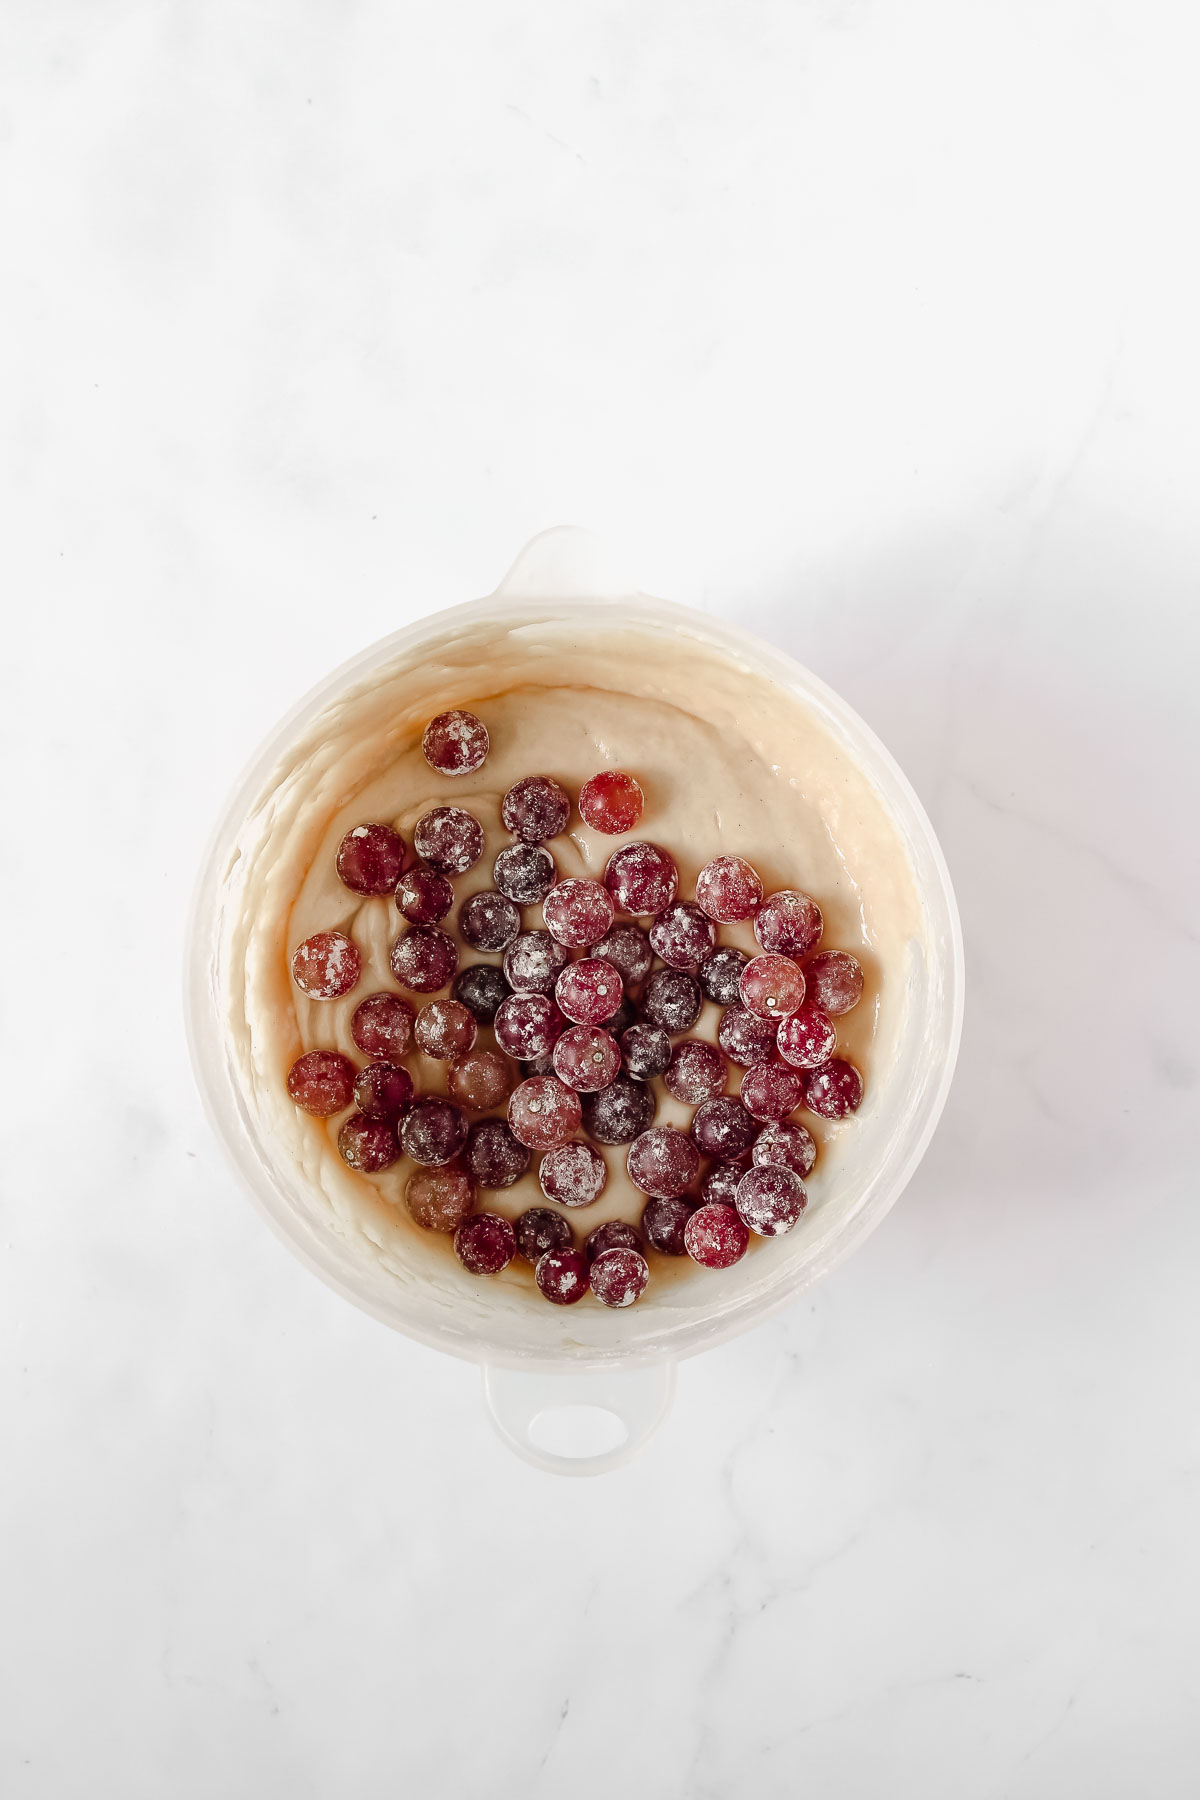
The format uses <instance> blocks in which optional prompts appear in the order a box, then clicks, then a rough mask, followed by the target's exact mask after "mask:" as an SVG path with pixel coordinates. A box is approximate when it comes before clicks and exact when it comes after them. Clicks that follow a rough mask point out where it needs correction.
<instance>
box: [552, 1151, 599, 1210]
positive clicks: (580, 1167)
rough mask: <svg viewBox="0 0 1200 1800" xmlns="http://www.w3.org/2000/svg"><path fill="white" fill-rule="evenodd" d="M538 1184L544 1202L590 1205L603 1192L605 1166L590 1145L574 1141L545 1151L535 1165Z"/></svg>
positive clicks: (563, 1204)
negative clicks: (543, 1195)
mask: <svg viewBox="0 0 1200 1800" xmlns="http://www.w3.org/2000/svg"><path fill="white" fill-rule="evenodd" d="M538 1181H539V1182H540V1184H541V1189H542V1192H543V1194H545V1196H546V1198H547V1200H557V1201H558V1203H559V1205H560V1206H590V1205H591V1204H592V1202H593V1200H598V1199H599V1198H600V1195H601V1194H602V1193H603V1192H604V1187H605V1183H606V1182H607V1181H608V1164H607V1163H606V1162H605V1160H604V1158H603V1157H602V1156H601V1154H600V1152H599V1151H598V1150H597V1149H596V1147H595V1146H594V1145H593V1144H583V1143H580V1142H579V1141H578V1140H577V1139H573V1140H572V1141H571V1142H570V1143H569V1144H559V1145H558V1146H557V1148H556V1149H554V1150H547V1152H546V1154H545V1156H543V1158H542V1160H541V1162H540V1163H539V1164H538Z"/></svg>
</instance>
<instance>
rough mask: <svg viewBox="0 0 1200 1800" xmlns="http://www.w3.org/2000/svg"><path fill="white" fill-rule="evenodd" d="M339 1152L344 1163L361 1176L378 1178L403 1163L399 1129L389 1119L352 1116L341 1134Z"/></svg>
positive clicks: (339, 1133)
mask: <svg viewBox="0 0 1200 1800" xmlns="http://www.w3.org/2000/svg"><path fill="white" fill-rule="evenodd" d="M338 1150H339V1151H340V1153H341V1156H342V1160H343V1162H346V1163H349V1165H350V1167H351V1168H352V1169H357V1170H358V1172H359V1174H360V1175H378V1174H379V1172H380V1170H382V1169H390V1168H391V1166H392V1164H393V1163H395V1162H399V1160H400V1146H399V1144H398V1143H397V1142H396V1127H395V1126H394V1125H393V1124H392V1122H391V1120H390V1119H364V1118H363V1116H362V1114H361V1113H351V1114H350V1117H349V1118H348V1119H347V1120H346V1123H345V1124H344V1125H343V1126H342V1129H341V1130H340V1131H339V1132H338Z"/></svg>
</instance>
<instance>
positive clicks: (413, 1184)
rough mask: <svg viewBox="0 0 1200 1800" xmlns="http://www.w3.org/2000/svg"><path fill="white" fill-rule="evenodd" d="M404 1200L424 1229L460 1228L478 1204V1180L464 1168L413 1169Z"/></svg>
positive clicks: (451, 1229)
mask: <svg viewBox="0 0 1200 1800" xmlns="http://www.w3.org/2000/svg"><path fill="white" fill-rule="evenodd" d="M404 1204H405V1205H406V1206H407V1208H408V1210H409V1212H410V1213H411V1214H412V1216H413V1218H414V1219H415V1220H416V1222H417V1224H418V1225H420V1226H421V1227H422V1228H423V1229H424V1230H425V1231H457V1230H458V1227H459V1226H460V1225H461V1224H462V1222H463V1220H464V1219H465V1218H467V1216H468V1215H469V1214H470V1213H471V1211H472V1210H473V1208H474V1205H475V1183H474V1182H473V1181H472V1179H471V1177H470V1175H469V1174H468V1173H467V1171H466V1170H465V1169H460V1168H457V1167H455V1166H454V1165H451V1166H450V1167H449V1168H445V1169H414V1170H413V1172H412V1174H411V1175H410V1176H409V1178H408V1183H407V1185H406V1187H405V1189H404Z"/></svg>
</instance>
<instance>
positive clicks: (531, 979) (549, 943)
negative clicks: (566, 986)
mask: <svg viewBox="0 0 1200 1800" xmlns="http://www.w3.org/2000/svg"><path fill="white" fill-rule="evenodd" d="M570 960H571V958H570V956H569V955H568V954H567V951H566V950H565V949H564V948H563V946H562V945H561V944H560V943H557V942H556V941H555V939H554V938H552V937H551V936H550V933H549V932H548V931H523V932H522V933H521V935H520V937H517V938H514V939H513V941H512V943H511V944H510V945H509V946H508V949H507V950H506V951H505V952H504V974H505V978H506V980H507V981H508V984H509V986H510V987H511V988H512V989H513V991H514V992H515V993H518V994H552V993H553V992H554V984H555V982H556V981H557V980H558V977H559V975H560V974H561V972H562V971H563V969H565V968H566V966H567V964H568V963H569V962H570Z"/></svg>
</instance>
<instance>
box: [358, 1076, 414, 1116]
mask: <svg viewBox="0 0 1200 1800" xmlns="http://www.w3.org/2000/svg"><path fill="white" fill-rule="evenodd" d="M412 1097H413V1079H412V1076H411V1075H410V1074H409V1072H408V1070H407V1069H397V1068H396V1067H395V1066H394V1065H393V1064H392V1063H387V1062H373V1063H368V1064H367V1066H366V1068H365V1069H362V1070H360V1072H359V1076H358V1080H357V1081H356V1082H355V1083H354V1104H355V1106H357V1108H358V1110H359V1112H360V1113H362V1115H363V1117H364V1118H366V1119H390V1120H391V1121H392V1122H393V1124H394V1123H395V1121H396V1120H397V1119H398V1118H399V1117H400V1114H401V1113H402V1112H403V1111H404V1109H405V1107H406V1106H407V1105H408V1103H409V1101H410V1100H411V1099H412Z"/></svg>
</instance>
